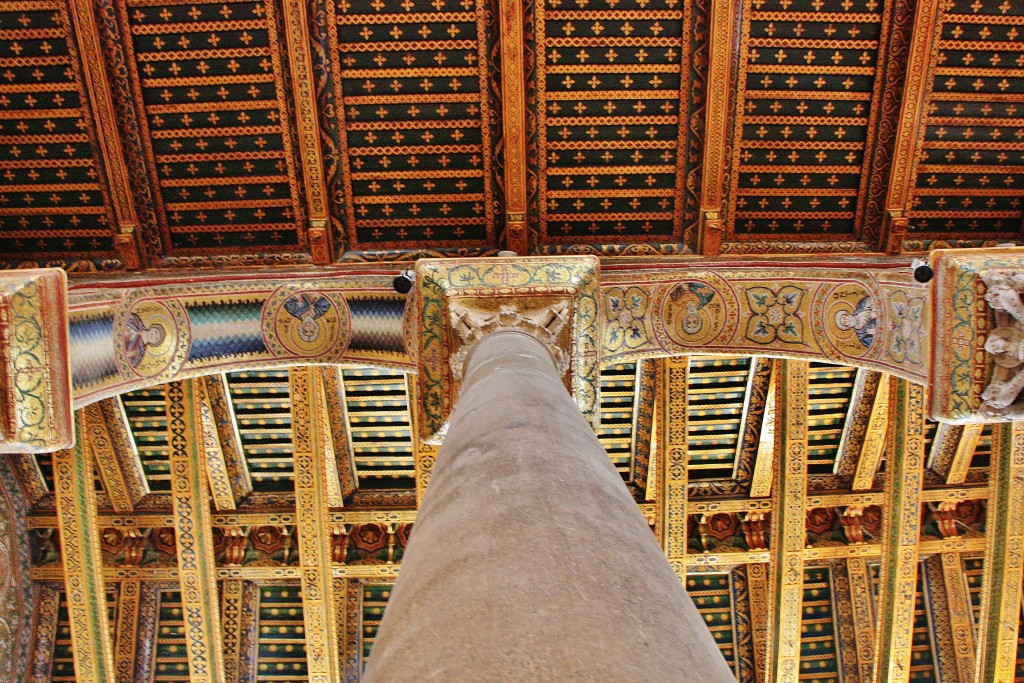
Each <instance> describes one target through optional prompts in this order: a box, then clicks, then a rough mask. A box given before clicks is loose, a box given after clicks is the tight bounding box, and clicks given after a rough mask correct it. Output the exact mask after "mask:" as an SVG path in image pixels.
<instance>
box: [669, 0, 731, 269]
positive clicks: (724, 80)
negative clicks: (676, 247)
mask: <svg viewBox="0 0 1024 683" xmlns="http://www.w3.org/2000/svg"><path fill="white" fill-rule="evenodd" d="M738 6H739V3H736V2H734V1H733V0H711V17H710V19H709V21H708V23H709V24H710V29H711V35H710V38H709V39H708V42H709V45H710V47H709V48H708V50H709V56H708V62H709V63H708V82H707V91H706V92H707V98H708V100H707V109H706V120H705V125H704V155H703V159H702V160H701V163H702V176H701V206H700V218H699V227H700V235H699V237H698V239H699V243H698V247H697V248H698V251H699V252H700V253H701V254H704V255H706V256H717V255H718V254H719V253H721V251H722V238H723V237H724V233H725V229H726V225H727V224H728V221H726V219H725V212H726V206H725V205H724V198H723V186H724V183H725V178H726V173H725V169H726V158H725V150H726V147H727V142H728V137H729V134H730V133H731V132H732V130H731V128H730V127H729V117H730V112H729V98H730V95H731V94H732V93H731V91H730V86H731V83H730V79H731V78H730V74H731V72H732V63H733V60H734V59H735V58H736V55H734V54H733V48H734V46H735V44H736V40H734V34H735V23H736V19H735V16H736V15H735V13H736V8H737V7H738ZM737 149H738V147H737ZM680 163H682V162H680Z"/></svg>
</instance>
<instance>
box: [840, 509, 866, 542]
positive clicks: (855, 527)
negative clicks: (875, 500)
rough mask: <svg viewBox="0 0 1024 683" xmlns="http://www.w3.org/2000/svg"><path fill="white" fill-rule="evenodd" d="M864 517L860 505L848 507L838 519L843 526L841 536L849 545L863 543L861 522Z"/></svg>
mask: <svg viewBox="0 0 1024 683" xmlns="http://www.w3.org/2000/svg"><path fill="white" fill-rule="evenodd" d="M863 516H864V507H863V506H861V505H850V506H849V507H847V508H846V510H845V511H844V512H843V514H842V515H841V516H840V517H839V523H840V524H842V525H843V534H844V535H845V536H846V541H847V542H848V543H849V544H850V545H857V544H860V543H865V542H866V541H865V540H864V527H863V526H861V521H862V519H863Z"/></svg>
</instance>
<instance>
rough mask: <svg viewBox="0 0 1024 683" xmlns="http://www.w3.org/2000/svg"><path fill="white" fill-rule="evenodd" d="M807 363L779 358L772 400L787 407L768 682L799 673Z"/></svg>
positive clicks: (781, 439) (786, 680)
mask: <svg viewBox="0 0 1024 683" xmlns="http://www.w3.org/2000/svg"><path fill="white" fill-rule="evenodd" d="M808 369H809V368H808V363H807V361H795V360H787V361H783V362H782V372H781V374H780V376H779V387H778V391H779V394H778V397H777V401H778V402H779V403H780V404H782V405H785V406H786V410H785V415H784V416H783V419H781V420H779V422H778V424H777V425H776V430H777V431H778V435H779V436H778V444H779V453H778V463H779V464H778V476H777V478H776V483H775V490H774V494H773V497H772V502H773V505H774V510H773V512H772V521H771V523H772V531H771V534H772V535H771V566H772V572H771V576H772V578H771V591H772V596H771V601H770V602H769V610H770V614H771V616H770V618H769V624H770V626H769V628H770V631H769V633H770V634H771V638H770V643H771V649H770V658H769V661H768V672H769V674H770V675H771V678H770V680H774V681H778V682H779V683H790V682H792V683H796V681H798V680H799V677H800V624H801V621H802V617H803V592H804V544H805V541H806V536H807V533H806V526H805V520H806V513H805V510H804V498H806V496H807V422H808V415H807V411H808V403H809V401H808V394H807V381H808Z"/></svg>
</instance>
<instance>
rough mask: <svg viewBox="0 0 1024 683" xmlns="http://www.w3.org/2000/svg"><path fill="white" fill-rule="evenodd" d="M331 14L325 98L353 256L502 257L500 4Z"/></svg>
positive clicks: (323, 33) (418, 3) (339, 208)
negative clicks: (498, 250)
mask: <svg viewBox="0 0 1024 683" xmlns="http://www.w3.org/2000/svg"><path fill="white" fill-rule="evenodd" d="M324 9H325V13H324V15H323V16H324V17H325V20H324V23H322V24H321V25H319V26H318V28H317V30H318V33H319V34H320V35H319V38H320V42H319V49H321V50H322V51H323V54H325V55H327V57H328V60H329V61H328V63H327V66H328V70H327V72H326V74H325V76H324V77H323V78H322V79H321V83H320V85H319V88H320V92H319V93H318V96H319V97H320V98H321V101H322V102H323V103H325V104H326V105H327V106H325V107H324V108H323V111H322V116H323V126H324V133H325V134H324V139H325V144H327V145H328V149H327V150H326V151H325V160H326V162H327V164H328V167H329V168H328V174H329V176H330V180H329V182H331V184H332V186H333V191H332V192H331V195H332V196H333V197H334V201H335V206H334V207H333V209H334V211H335V214H336V219H337V220H340V221H343V224H344V226H345V240H346V248H347V250H349V251H354V252H366V251H371V250H385V251H386V250H389V249H431V250H441V251H443V250H450V249H463V250H470V251H479V250H486V249H488V248H494V247H495V246H496V239H497V237H496V236H497V231H498V227H497V224H496V220H497V219H496V216H498V215H499V214H498V212H499V211H500V204H501V195H500V190H499V184H498V182H497V178H498V173H499V171H500V163H501V160H500V152H499V150H500V145H499V140H498V130H497V122H498V121H500V118H501V113H500V110H499V109H498V102H497V92H498V89H499V88H500V86H499V85H498V84H497V81H496V79H497V72H496V69H497V66H496V63H495V56H494V54H495V53H494V50H495V44H496V41H497V22H498V19H497V16H496V14H495V13H494V12H493V10H492V8H491V4H490V2H488V0H401V1H400V0H375V1H374V2H356V3H350V2H348V1H347V0H342V1H341V2H338V3H334V2H327V3H326V5H325V8H324ZM318 20H319V19H318ZM346 151H347V154H346Z"/></svg>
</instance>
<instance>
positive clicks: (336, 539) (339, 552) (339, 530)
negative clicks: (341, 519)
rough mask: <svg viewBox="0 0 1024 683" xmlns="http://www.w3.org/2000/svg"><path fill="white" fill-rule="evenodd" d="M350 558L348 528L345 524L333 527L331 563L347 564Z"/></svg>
mask: <svg viewBox="0 0 1024 683" xmlns="http://www.w3.org/2000/svg"><path fill="white" fill-rule="evenodd" d="M347 556H348V527H347V526H346V525H345V524H333V525H331V562H333V563H334V564H345V559H346V558H347Z"/></svg>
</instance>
